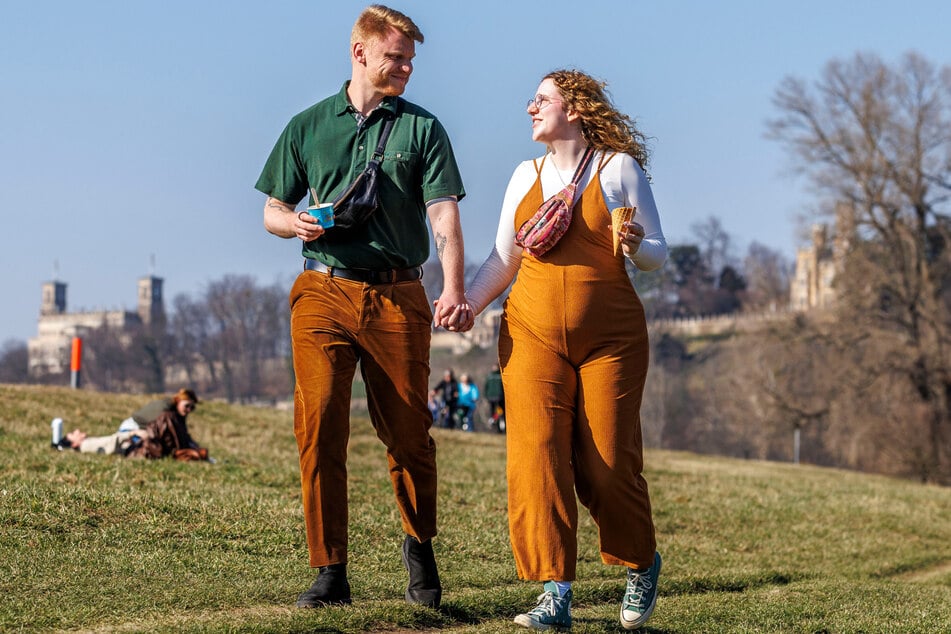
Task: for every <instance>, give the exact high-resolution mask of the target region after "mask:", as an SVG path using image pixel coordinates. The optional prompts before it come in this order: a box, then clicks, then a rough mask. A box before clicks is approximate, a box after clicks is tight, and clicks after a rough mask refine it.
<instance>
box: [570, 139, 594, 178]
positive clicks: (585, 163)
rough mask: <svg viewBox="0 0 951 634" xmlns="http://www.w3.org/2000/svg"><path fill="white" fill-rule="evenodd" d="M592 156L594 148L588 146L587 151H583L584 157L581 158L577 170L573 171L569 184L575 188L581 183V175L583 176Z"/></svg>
mask: <svg viewBox="0 0 951 634" xmlns="http://www.w3.org/2000/svg"><path fill="white" fill-rule="evenodd" d="M593 156H594V148H593V147H591V146H590V145H589V146H588V149H586V150H585V151H584V156H582V157H581V162H580V163H578V169H576V170H575V175H574V176H572V177H571V182H572V183H573V184H574V185H575V187H577V186H578V183H579V182H580V181H581V175H582V174H584V171H585V170H586V169H587V168H588V163H590V162H591V158H592V157H593Z"/></svg>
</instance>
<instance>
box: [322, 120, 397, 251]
mask: <svg viewBox="0 0 951 634" xmlns="http://www.w3.org/2000/svg"><path fill="white" fill-rule="evenodd" d="M392 128H393V117H387V119H386V123H384V124H383V131H382V132H381V133H380V142H379V143H377V145H376V150H375V151H374V152H373V156H372V157H371V158H370V161H369V163H367V166H366V167H365V168H363V171H362V172H360V173H359V174H358V175H357V177H356V178H355V179H353V182H352V183H350V184H349V185H347V187H346V188H345V189H344V190H343V191H342V192H341V193H340V195H339V196H337V197H336V198H334V200H333V206H334V225H333V227H330V228H329V229H328V230H327V232H326V233H325V234H324V236H323V237H324V238H326V239H329V240H333V239H335V238H340V237H343V236H344V235H346V234H347V233H349V232H350V231H351V230H353V229H355V228H357V227H359V226H361V225H363V224H364V223H366V221H367V220H369V218H370V216H372V215H373V213H374V212H375V211H376V210H377V209H378V208H379V206H380V193H379V187H380V162H381V161H382V160H383V150H384V148H386V141H387V139H389V137H390V130H391V129H392Z"/></svg>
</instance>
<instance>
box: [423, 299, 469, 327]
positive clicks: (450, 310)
mask: <svg viewBox="0 0 951 634" xmlns="http://www.w3.org/2000/svg"><path fill="white" fill-rule="evenodd" d="M456 300H460V301H456ZM433 323H434V324H435V325H436V327H438V328H445V329H446V330H450V331H452V332H466V331H467V330H469V329H471V328H472V326H473V324H475V311H474V310H473V309H472V307H471V306H470V305H469V303H468V301H467V299H466V297H465V296H464V295H463V296H462V297H461V298H458V297H451V296H447V295H446V293H443V294H442V296H441V297H440V298H439V299H437V300H436V301H434V302H433Z"/></svg>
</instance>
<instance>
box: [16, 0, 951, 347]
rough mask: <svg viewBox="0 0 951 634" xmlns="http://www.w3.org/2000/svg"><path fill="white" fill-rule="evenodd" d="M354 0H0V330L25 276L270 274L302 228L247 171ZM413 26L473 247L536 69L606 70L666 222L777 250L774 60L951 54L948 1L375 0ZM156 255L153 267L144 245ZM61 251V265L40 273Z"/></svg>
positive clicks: (116, 302) (783, 206)
mask: <svg viewBox="0 0 951 634" xmlns="http://www.w3.org/2000/svg"><path fill="white" fill-rule="evenodd" d="M365 4H367V3H365V2H348V1H344V0H338V1H336V2H319V1H317V0H310V1H307V0H270V1H268V2H262V1H259V2H250V1H244V0H232V1H228V2H225V1H216V2H210V1H209V2H200V1H196V0H188V1H184V0H161V1H153V0H121V1H113V0H109V1H104V0H103V1H101V0H87V1H86V2H73V1H66V0H60V1H54V0H5V1H4V2H3V4H2V5H0V90H2V98H0V122H2V123H0V125H2V133H0V213H2V214H3V229H2V232H0V267H2V270H3V271H4V273H3V276H2V282H0V284H2V287H0V290H2V293H3V296H4V298H5V301H4V309H3V310H2V311H0V342H2V341H5V340H7V339H21V340H25V339H26V338H28V337H30V336H34V335H35V334H36V317H37V315H38V313H39V303H40V285H41V284H42V283H43V282H44V281H48V280H50V279H52V278H53V277H54V274H55V275H56V277H57V278H58V279H60V280H61V281H64V282H66V283H67V284H68V285H69V288H68V303H69V309H70V310H79V309H100V308H122V307H125V308H130V309H131V308H133V307H134V304H135V292H136V291H135V289H136V280H137V279H138V278H139V277H141V276H143V275H146V274H148V273H149V272H152V271H154V273H155V274H156V275H158V276H160V277H163V278H164V279H165V287H166V299H167V300H171V298H172V297H173V296H174V295H176V294H179V293H187V294H196V293H200V292H201V291H202V290H203V289H204V287H205V286H206V285H207V284H208V283H209V282H211V281H214V280H217V279H220V278H221V277H222V276H224V275H226V274H249V275H253V276H255V277H256V278H257V280H258V281H259V282H260V283H262V284H270V283H272V282H281V283H283V284H289V282H290V280H291V279H293V276H294V275H295V274H296V272H297V271H298V270H299V267H300V264H299V263H300V258H299V255H300V249H299V245H298V244H297V243H295V241H293V240H281V239H278V238H275V237H273V236H270V235H269V234H267V233H266V232H265V231H264V229H263V226H262V212H261V210H262V207H263V202H264V198H263V195H262V194H259V193H258V192H256V191H255V190H254V188H253V186H254V182H255V180H256V179H257V176H258V174H259V172H260V169H261V166H262V164H263V162H264V160H265V158H266V156H267V154H268V152H269V151H270V149H271V147H272V145H273V143H274V141H275V140H276V138H277V136H278V134H279V133H280V131H281V129H282V128H283V127H284V125H285V124H286V122H287V120H288V119H289V118H290V117H291V116H292V115H294V114H295V113H297V112H299V111H300V110H303V109H304V108H306V107H307V106H309V105H310V104H312V103H314V102H316V101H318V100H320V99H322V98H323V97H325V96H327V95H329V94H331V93H333V92H336V91H337V90H338V89H339V88H340V86H341V84H342V82H343V81H344V80H345V79H346V78H347V77H348V76H349V69H350V67H349V60H348V41H349V33H350V28H351V26H352V24H353V20H354V19H355V18H356V16H357V14H358V13H359V12H360V10H361V9H362V8H363V7H364V6H365ZM390 6H393V7H394V8H397V9H400V10H402V11H404V12H405V13H407V14H408V15H410V16H411V17H412V18H413V19H414V20H415V21H416V22H417V24H419V26H420V28H421V29H422V31H423V33H424V34H425V36H426V42H425V44H422V45H420V46H418V47H417V59H416V70H415V72H414V74H413V77H412V79H411V81H410V84H409V88H408V90H407V93H406V95H405V96H406V97H407V98H408V99H409V100H411V101H415V102H417V103H419V104H420V105H422V106H424V107H426V108H427V109H429V110H430V111H432V112H434V113H435V114H436V115H437V116H438V117H439V118H440V119H441V120H442V121H443V123H444V124H445V126H446V128H447V129H448V131H449V133H450V136H451V138H452V142H453V146H454V148H455V150H456V154H457V158H458V161H459V163H460V166H461V168H462V173H463V178H464V180H465V184H466V189H467V191H468V192H469V195H468V197H467V198H466V199H465V200H464V201H463V202H462V205H461V209H462V215H463V228H464V232H465V237H466V253H467V259H469V260H470V261H472V262H481V261H482V259H483V258H484V257H485V255H486V254H487V253H488V251H489V249H490V248H491V244H492V240H493V238H494V235H495V229H496V221H497V216H498V208H499V205H500V203H501V200H502V194H503V192H504V189H505V186H506V183H507V182H508V178H509V176H510V174H511V171H512V169H513V168H514V166H515V165H516V164H517V163H518V162H519V161H521V160H524V159H526V158H529V157H532V156H536V155H540V154H541V153H542V152H543V148H542V147H541V146H540V145H538V144H535V143H533V142H532V141H531V132H530V126H529V121H528V117H527V115H526V114H525V111H524V103H525V101H526V100H527V99H528V98H529V97H530V96H532V95H533V94H534V90H535V88H536V86H537V84H538V81H539V79H540V77H541V76H542V75H544V74H545V73H546V72H548V71H550V70H553V69H555V68H561V67H575V68H580V69H583V70H585V71H587V72H589V73H591V74H593V75H595V76H598V77H600V78H602V79H604V80H606V81H607V82H608V84H609V91H610V92H611V94H612V96H613V98H614V100H615V102H616V104H617V105H618V106H619V107H620V108H621V109H622V110H623V111H625V112H627V113H628V114H630V115H631V116H633V117H635V118H636V120H637V122H638V124H639V125H640V127H641V128H642V129H643V130H644V131H645V133H647V134H648V135H649V136H650V137H652V138H653V164H652V168H651V172H652V176H653V179H654V195H655V197H656V199H657V203H658V208H659V210H660V214H661V221H662V224H663V227H664V231H665V233H666V235H667V238H668V241H669V242H672V243H682V242H686V241H693V240H694V234H693V231H692V227H693V226H694V225H695V224H696V223H698V222H702V221H704V220H705V219H707V218H709V217H710V216H715V217H717V218H719V219H720V221H721V222H722V223H723V226H724V228H725V229H726V230H727V231H728V232H729V233H730V234H731V235H732V236H733V238H734V241H735V246H736V249H737V252H738V254H742V253H743V252H745V250H746V248H747V246H748V245H749V243H750V242H753V241H757V242H760V243H762V244H766V245H767V246H770V247H772V248H774V249H777V250H779V251H781V252H783V253H784V254H786V255H787V256H788V257H789V258H790V259H791V258H792V257H793V255H794V253H795V248H796V247H797V246H798V245H799V244H800V241H801V238H800V233H799V232H798V229H799V227H800V221H799V220H798V217H799V216H800V215H805V217H806V219H807V222H808V218H809V217H810V216H811V215H815V212H816V210H817V209H818V205H819V202H820V201H818V200H817V199H816V198H815V197H814V196H813V194H812V193H811V192H810V190H809V188H808V184H807V183H805V182H803V181H802V180H801V179H798V178H796V177H795V176H794V175H793V174H792V172H791V169H790V168H791V163H790V161H789V158H788V156H787V155H786V154H785V152H784V149H783V148H782V147H781V146H779V145H778V144H776V143H775V142H773V141H769V140H767V139H766V138H764V132H765V122H766V121H767V120H768V119H770V118H772V117H774V116H776V114H777V112H776V111H775V109H774V107H773V105H772V103H771V100H772V96H773V94H774V93H775V90H776V88H777V87H778V85H779V83H780V82H781V81H782V79H783V78H784V77H786V76H788V75H794V76H798V77H803V78H807V79H813V78H817V77H818V76H819V75H820V73H821V71H822V68H823V66H824V65H825V63H826V62H827V61H829V60H830V59H833V58H848V57H851V56H852V55H854V54H855V53H856V52H860V51H861V52H873V53H877V54H879V55H880V56H882V58H883V59H885V60H886V61H889V62H893V61H896V60H897V59H898V58H899V57H900V56H901V54H903V53H904V52H906V51H909V50H915V51H918V52H919V53H921V54H922V55H924V56H925V57H926V58H927V59H929V60H930V61H931V62H933V63H934V64H936V65H945V64H948V63H949V61H951V38H949V37H948V35H947V28H948V25H951V3H947V2H940V1H937V0H935V1H924V0H922V1H916V0H909V1H907V2H904V3H900V4H898V3H893V2H888V3H886V2H880V1H877V0H871V1H865V2H844V1H836V0H821V1H816V0H802V1H800V2H795V3H793V2H763V1H747V0H743V1H729V0H724V1H723V2H702V1H681V2H677V1H670V2H640V1H633V0H624V1H621V0H617V1H614V2H607V1H599V0H589V1H586V2H577V1H574V2H569V1H567V0H550V1H549V2H524V1H522V0H480V1H479V2H455V1H450V0H445V1H443V2H433V1H432V0H398V1H397V0H393V1H392V2H391V3H390ZM153 261H154V268H153V267H152V264H151V263H152V262H153ZM56 272H58V273H56Z"/></svg>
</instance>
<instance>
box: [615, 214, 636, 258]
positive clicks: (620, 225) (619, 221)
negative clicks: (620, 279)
mask: <svg viewBox="0 0 951 634" xmlns="http://www.w3.org/2000/svg"><path fill="white" fill-rule="evenodd" d="M635 209H636V208H635V207H615V208H614V209H612V210H611V237H612V238H613V239H614V255H617V254H618V253H620V252H621V234H620V232H621V231H623V230H624V223H625V222H628V221H629V220H630V219H631V218H633V217H634V211H635Z"/></svg>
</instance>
